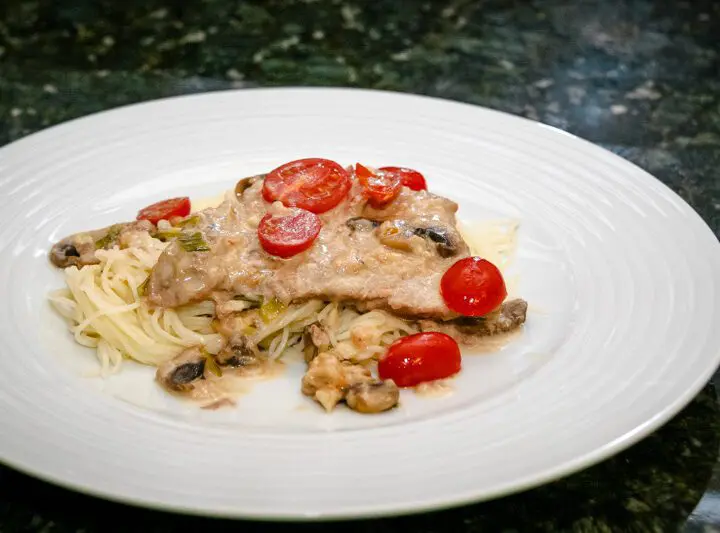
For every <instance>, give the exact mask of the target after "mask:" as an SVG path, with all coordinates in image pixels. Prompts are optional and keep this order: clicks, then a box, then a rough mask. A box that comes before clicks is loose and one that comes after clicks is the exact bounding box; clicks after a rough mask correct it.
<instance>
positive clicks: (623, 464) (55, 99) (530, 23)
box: [0, 0, 720, 533]
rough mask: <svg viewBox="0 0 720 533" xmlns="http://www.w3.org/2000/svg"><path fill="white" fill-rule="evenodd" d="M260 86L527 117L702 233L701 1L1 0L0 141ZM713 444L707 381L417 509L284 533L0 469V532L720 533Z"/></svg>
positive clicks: (708, 41)
mask: <svg viewBox="0 0 720 533" xmlns="http://www.w3.org/2000/svg"><path fill="white" fill-rule="evenodd" d="M278 85H340V86H355V87H368V88H379V89H391V90H397V91H407V92H414V93H422V94H429V95H434V96H440V97H444V98H450V99H455V100H461V101H465V102H471V103H475V104H479V105H483V106H488V107H492V108H495V109H499V110H502V111H507V112H509V113H513V114H517V115H522V116H525V117H529V118H532V119H536V120H540V121H542V122H545V123H547V124H551V125H553V126H557V127H559V128H562V129H565V130H567V131H569V132H572V133H575V134H577V135H580V136H582V137H585V138H586V139H589V140H591V141H593V142H595V143H598V144H600V145H602V146H605V147H606V148H609V149H610V150H612V151H614V152H616V153H618V154H620V155H622V156H623V157H625V158H627V159H629V160H631V161H633V162H635V163H636V164H638V165H640V166H641V167H643V168H645V169H646V170H648V171H650V172H651V173H653V174H654V175H655V176H657V177H658V178H659V179H661V180H662V181H664V182H665V183H666V184H668V185H669V186H670V187H672V188H673V189H674V190H675V191H676V192H678V193H679V194H680V195H681V196H682V197H683V198H684V199H685V200H687V201H688V202H689V203H690V204H691V205H692V206H693V207H694V208H695V209H696V210H697V211H698V212H699V213H700V214H701V215H702V216H703V218H704V219H705V220H706V221H707V223H708V224H709V225H710V227H711V228H712V229H713V230H714V231H715V233H716V235H717V234H718V230H719V229H720V194H719V192H720V3H718V2H716V1H712V0H695V1H692V2H690V1H687V2H682V1H675V0H666V1H661V0H657V1H650V0H636V1H630V0H627V1H619V0H618V1H600V0H598V1H580V0H576V1H573V0H534V1H522V0H515V1H510V0H507V1H500V0H486V1H478V0H438V1H432V2H430V1H426V2H420V1H400V0H396V1H392V0H375V1H373V2H360V1H356V2H351V1H325V0H306V1H279V0H273V1H260V0H255V1H252V2H246V1H241V0H186V1H182V0H177V1H171V0H144V1H140V0H123V1H119V0H0V144H4V143H8V142H11V141H13V140H16V139H19V138H21V137H23V136H24V135H27V134H29V133H32V132H34V131H37V130H39V129H42V128H45V127H47V126H51V125H53V124H57V123H59V122H63V121H65V120H68V119H71V118H75V117H79V116H82V115H85V114H88V113H91V112H94V111H99V110H102V109H107V108H111V107H115V106H119V105H124V104H129V103H133V102H138V101H142V100H149V99H153V98H158V97H162V96H170V95H177V94H185V93H193V92H200V91H211V90H218V89H229V88H244V87H257V86H278ZM715 380H717V377H716V378H715ZM715 380H714V381H715ZM719 444H720V409H719V404H718V399H717V395H716V388H715V385H714V384H713V383H710V384H708V385H707V386H706V387H705V389H704V390H703V391H702V392H701V393H700V395H699V396H698V397H697V398H696V399H695V400H694V401H693V402H692V403H691V404H690V405H689V406H688V407H687V408H686V409H685V410H684V411H683V412H682V413H680V414H679V415H678V416H677V417H676V418H675V419H673V420H672V421H671V422H670V423H668V424H667V425H666V426H665V427H663V428H662V429H660V430H659V431H658V432H657V433H655V434H653V435H652V436H650V437H648V438H646V439H645V440H643V441H642V442H640V443H639V444H637V445H635V446H634V447H632V448H631V449H629V450H627V451H626V452H624V453H622V454H620V455H618V456H616V457H614V458H612V459H610V460H608V461H605V462H604V463H602V464H599V465H597V466H595V467H592V468H590V469H588V470H586V471H584V472H581V473H578V474H575V475H573V476H570V477H568V478H566V479H563V480H560V481H557V482H555V483H553V484H549V485H546V486H543V487H540V488H538V489H535V490H531V491H528V492H524V493H521V494H517V495H514V496H510V497H507V498H503V499H500V500H496V501H492V502H487V503H481V504H478V505H473V506H469V507H463V508H459V509H454V510H449V511H444V512H439V513H432V514H427V515H418V516H411V517H404V518H397V519H387V520H379V521H367V522H351V523H342V524H299V525H289V524H284V525H282V526H269V525H267V524H259V523H248V522H233V521H217V520H212V519H203V518H194V517H185V516H180V515H173V514H167V513H162V512H156V511H148V510H144V509H137V508H133V507H127V506H123V505H120V504H115V503H109V502H105V501H101V500H97V499H94V498H92V497H88V496H84V495H80V494H77V493H73V492H69V491H66V490H64V489H61V488H58V487H55V486H51V485H48V484H45V483H43V482H41V481H37V480H35V479H32V478H29V477H26V476H24V475H22V474H20V473H18V472H16V471H14V470H12V469H10V468H4V467H0V533H12V532H43V533H50V532H54V533H55V532H57V533H60V532H62V533H66V532H67V533H70V532H73V533H75V532H77V533H80V532H84V533H96V532H98V533H99V532H103V533H104V532H127V531H150V532H158V533H159V532H171V531H208V532H212V531H240V530H242V531H264V530H266V529H275V528H278V529H281V530H289V531H292V530H297V531H324V532H325V531H326V532H335V531H346V532H369V531H371V530H372V531H378V532H387V533H390V532H401V531H402V532H405V531H408V532H422V533H425V532H427V533H430V532H440V531H443V532H445V531H453V532H455V531H457V532H491V533H493V532H504V533H511V532H513V533H524V532H534V531H539V532H556V531H568V532H583V533H590V532H603V533H604V532H624V531H628V532H645V531H652V532H671V531H684V532H704V531H707V532H710V531H720V492H719V491H720V466H718V446H719ZM380 482H381V481H380Z"/></svg>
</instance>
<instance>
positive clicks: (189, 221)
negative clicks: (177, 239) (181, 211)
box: [174, 215, 200, 228]
mask: <svg viewBox="0 0 720 533" xmlns="http://www.w3.org/2000/svg"><path fill="white" fill-rule="evenodd" d="M199 223H200V217H199V216H198V215H193V216H191V217H188V218H186V219H184V220H181V221H180V222H176V223H175V224H174V226H175V227H176V228H184V227H185V226H195V225H196V224H199Z"/></svg>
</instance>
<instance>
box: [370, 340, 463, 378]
mask: <svg viewBox="0 0 720 533" xmlns="http://www.w3.org/2000/svg"><path fill="white" fill-rule="evenodd" d="M460 366H461V357H460V348H459V347H458V344H457V342H455V340H454V339H453V338H452V337H451V336H449V335H445V334H444V333H438V332H435V331H430V332H426V333H416V334H415V335H409V336H408V337H402V338H400V339H398V340H396V341H395V342H393V343H392V344H391V345H390V348H388V352H387V355H386V356H385V357H383V358H382V359H380V361H379V362H378V374H379V375H380V378H381V379H392V380H393V381H394V382H395V384H396V385H397V386H398V387H413V386H415V385H417V384H419V383H423V382H425V381H434V380H436V379H443V378H447V377H450V376H452V375H454V374H457V373H458V372H460Z"/></svg>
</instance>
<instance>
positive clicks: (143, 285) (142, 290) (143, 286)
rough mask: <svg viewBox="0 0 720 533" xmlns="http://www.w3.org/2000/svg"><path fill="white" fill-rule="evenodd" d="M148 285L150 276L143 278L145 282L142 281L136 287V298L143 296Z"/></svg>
mask: <svg viewBox="0 0 720 533" xmlns="http://www.w3.org/2000/svg"><path fill="white" fill-rule="evenodd" d="M148 283H150V276H148V277H147V278H145V281H143V282H142V283H141V284H140V285H138V288H137V293H138V296H145V292H146V291H147V286H148Z"/></svg>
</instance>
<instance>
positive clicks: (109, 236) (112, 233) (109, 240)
mask: <svg viewBox="0 0 720 533" xmlns="http://www.w3.org/2000/svg"><path fill="white" fill-rule="evenodd" d="M122 228H123V226H122V224H115V225H113V226H110V229H108V232H107V233H106V234H105V236H104V237H102V238H100V239H98V240H97V241H95V249H96V250H100V249H105V248H107V247H108V246H110V245H111V244H114V243H115V241H116V240H117V238H118V237H119V236H120V230H122Z"/></svg>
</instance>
